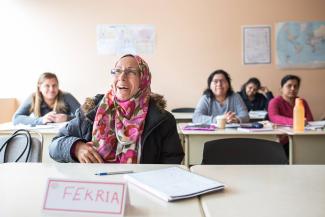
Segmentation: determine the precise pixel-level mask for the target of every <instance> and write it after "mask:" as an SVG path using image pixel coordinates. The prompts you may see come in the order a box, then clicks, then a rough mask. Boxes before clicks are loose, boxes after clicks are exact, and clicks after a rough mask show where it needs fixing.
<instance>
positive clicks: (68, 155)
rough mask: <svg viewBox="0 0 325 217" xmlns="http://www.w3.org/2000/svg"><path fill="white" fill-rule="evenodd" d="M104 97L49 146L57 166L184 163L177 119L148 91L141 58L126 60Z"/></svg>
mask: <svg viewBox="0 0 325 217" xmlns="http://www.w3.org/2000/svg"><path fill="white" fill-rule="evenodd" d="M111 74H112V75H113V76H114V81H113V83H112V85H111V88H110V89H109V91H108V92H107V93H106V94H105V95H97V96H96V97H95V98H93V99H87V100H86V103H85V104H84V105H83V106H82V107H81V108H80V109H79V111H78V112H77V116H76V118H75V119H73V120H71V121H70V123H69V124H68V125H67V126H66V127H65V128H62V129H61V130H60V132H59V135H58V136H56V137H55V138H54V139H53V141H52V143H51V145H50V156H51V157H52V158H53V159H54V160H56V161H59V162H82V163H151V164H154V163H156V164H180V163H181V161H182V160H183V157H184V152H183V148H182V146H181V143H180V139H179V135H178V133H177V127H176V121H175V119H174V117H173V116H172V115H171V114H170V113H169V112H167V111H166V110H165V109H164V108H165V105H166V102H165V100H164V99H163V97H162V96H160V95H157V94H153V93H152V92H151V89H150V83H151V73H150V71H149V67H148V65H147V63H146V62H145V61H144V60H143V59H142V58H140V57H139V56H134V55H129V54H128V55H125V56H123V57H122V58H120V59H119V61H118V62H117V63H116V65H115V68H114V69H113V70H111Z"/></svg>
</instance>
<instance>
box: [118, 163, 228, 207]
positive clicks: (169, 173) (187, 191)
mask: <svg viewBox="0 0 325 217" xmlns="http://www.w3.org/2000/svg"><path fill="white" fill-rule="evenodd" d="M124 177H125V179H126V180H127V181H128V182H129V183H132V184H134V185H136V186H138V187H139V188H141V189H143V190H144V191H146V192H149V193H151V194H153V195H155V196H157V197H158V198H160V199H163V200H165V201H168V202H169V201H174V200H180V199H185V198H191V197H195V196H198V195H201V194H204V193H207V192H211V191H217V190H221V189H223V188H224V187H225V186H224V184H223V183H220V182H218V181H215V180H212V179H208V178H206V177H203V176H200V175H197V174H195V173H191V172H189V171H187V170H185V169H181V168H179V167H169V168H165V169H159V170H152V171H146V172H139V173H133V174H126V175H125V176H124Z"/></svg>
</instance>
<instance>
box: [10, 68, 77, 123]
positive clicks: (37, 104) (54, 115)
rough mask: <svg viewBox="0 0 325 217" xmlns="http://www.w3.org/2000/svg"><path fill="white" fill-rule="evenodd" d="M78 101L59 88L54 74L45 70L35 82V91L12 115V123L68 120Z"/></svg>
mask: <svg viewBox="0 0 325 217" xmlns="http://www.w3.org/2000/svg"><path fill="white" fill-rule="evenodd" d="M79 107H80V104H79V102H78V101H77V100H76V99H75V98H74V97H73V96H72V95H71V94H70V93H67V92H62V91H61V90H60V89H59V80H58V78H57V77H56V75H55V74H53V73H50V72H45V73H43V74H41V76H40V77H39V79H38V82H37V89H36V92H35V93H33V94H32V95H31V96H30V97H28V98H27V99H26V100H25V102H23V104H22V105H21V106H20V107H19V108H18V110H17V111H16V113H15V114H14V116H13V119H12V121H13V123H14V124H31V125H40V124H47V123H58V122H65V121H69V120H71V119H72V118H74V113H75V111H76V110H77V109H78V108H79Z"/></svg>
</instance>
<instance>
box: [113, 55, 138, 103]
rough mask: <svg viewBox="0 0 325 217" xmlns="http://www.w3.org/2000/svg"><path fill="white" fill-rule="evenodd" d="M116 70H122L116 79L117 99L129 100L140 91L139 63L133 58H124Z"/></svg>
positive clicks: (116, 75)
mask: <svg viewBox="0 0 325 217" xmlns="http://www.w3.org/2000/svg"><path fill="white" fill-rule="evenodd" d="M115 69H118V70H121V71H120V72H119V73H116V74H115V77H114V85H115V88H116V97H117V98H118V99H119V100H128V99H130V98H131V97H132V96H134V95H135V94H136V93H137V92H138V91H139V89H140V88H139V87H140V69H139V66H138V63H137V61H136V60H135V59H134V58H133V57H123V58H122V59H120V60H119V61H118V63H117V64H116V66H115Z"/></svg>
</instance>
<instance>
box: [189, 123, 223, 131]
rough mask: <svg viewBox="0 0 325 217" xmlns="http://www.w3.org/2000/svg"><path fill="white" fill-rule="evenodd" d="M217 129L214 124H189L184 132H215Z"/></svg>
mask: <svg viewBox="0 0 325 217" xmlns="http://www.w3.org/2000/svg"><path fill="white" fill-rule="evenodd" d="M216 129H217V127H216V126H215V125H213V124H188V125H186V126H185V127H184V128H183V130H206V131H213V130H216Z"/></svg>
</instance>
